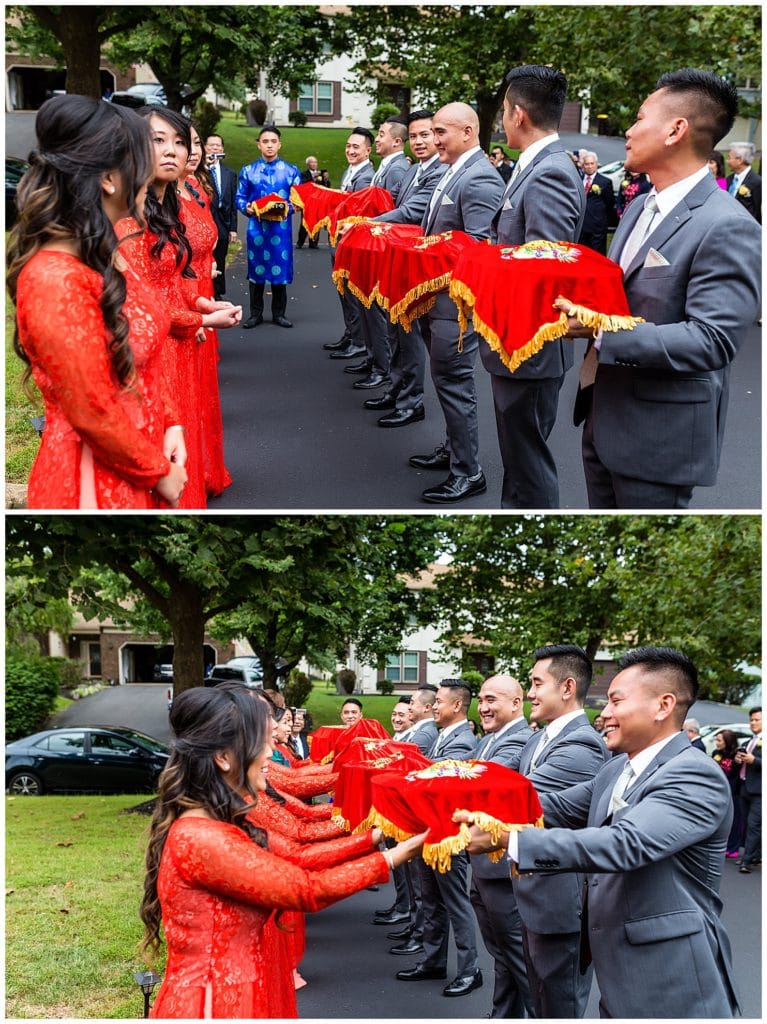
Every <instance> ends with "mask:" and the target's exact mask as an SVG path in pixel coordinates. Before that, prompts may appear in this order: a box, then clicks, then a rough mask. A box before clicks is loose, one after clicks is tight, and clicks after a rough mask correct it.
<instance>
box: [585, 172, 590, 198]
mask: <svg viewBox="0 0 767 1024" xmlns="http://www.w3.org/2000/svg"><path fill="white" fill-rule="evenodd" d="M584 186H585V188H586V195H588V194H589V190H590V189H591V176H590V175H587V177H586V179H585V181H584Z"/></svg>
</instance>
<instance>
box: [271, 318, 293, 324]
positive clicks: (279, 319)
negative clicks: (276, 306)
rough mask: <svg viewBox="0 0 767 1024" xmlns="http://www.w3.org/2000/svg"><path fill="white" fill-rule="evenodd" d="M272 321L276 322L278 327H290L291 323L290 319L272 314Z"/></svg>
mask: <svg viewBox="0 0 767 1024" xmlns="http://www.w3.org/2000/svg"><path fill="white" fill-rule="evenodd" d="M272 323H273V324H277V326H278V327H292V326H293V324H292V323H291V322H290V320H286V319H285V317H284V316H273V317H272Z"/></svg>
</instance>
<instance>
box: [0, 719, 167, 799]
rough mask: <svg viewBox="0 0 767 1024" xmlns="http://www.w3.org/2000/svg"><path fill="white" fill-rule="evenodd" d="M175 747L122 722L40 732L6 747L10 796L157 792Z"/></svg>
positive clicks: (6, 782) (7, 783)
mask: <svg viewBox="0 0 767 1024" xmlns="http://www.w3.org/2000/svg"><path fill="white" fill-rule="evenodd" d="M169 753H170V751H169V750H168V747H167V746H165V744H164V743H160V742H159V741H158V740H155V739H153V738H152V737H151V736H146V735H145V734H144V733H141V732H136V731H135V730H134V729H125V728H123V727H122V726H111V725H104V726H102V725H93V726H72V727H69V726H63V727H60V728H58V729H46V730H45V731H44V732H36V733H34V735H32V736H27V737H26V738H25V739H21V740H15V741H14V742H13V743H8V744H7V745H6V748H5V788H6V789H7V790H8V792H9V793H10V794H11V796H40V795H41V794H42V793H49V792H55V791H61V790H64V791H68V792H75V793H82V792H97V793H145V792H149V793H152V792H154V790H155V789H156V788H157V778H158V776H159V774H160V772H161V771H162V770H163V768H164V767H165V762H166V761H167V759H168V755H169Z"/></svg>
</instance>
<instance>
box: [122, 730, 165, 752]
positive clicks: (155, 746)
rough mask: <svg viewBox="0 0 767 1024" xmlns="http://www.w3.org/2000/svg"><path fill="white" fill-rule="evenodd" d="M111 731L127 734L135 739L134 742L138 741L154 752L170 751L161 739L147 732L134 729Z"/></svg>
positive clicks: (128, 737)
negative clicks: (148, 734)
mask: <svg viewBox="0 0 767 1024" xmlns="http://www.w3.org/2000/svg"><path fill="white" fill-rule="evenodd" d="M111 731H112V732H116V733H117V734H118V735H119V736H125V737H126V738H127V739H131V740H133V741H134V743H138V744H139V746H141V747H146V748H147V750H151V751H152V753H153V754H169V753H170V751H169V750H168V747H167V746H166V745H165V744H164V743H160V741H159V740H156V739H154V738H153V737H152V736H147V735H146V733H143V732H136V731H135V730H134V729H112V730H111Z"/></svg>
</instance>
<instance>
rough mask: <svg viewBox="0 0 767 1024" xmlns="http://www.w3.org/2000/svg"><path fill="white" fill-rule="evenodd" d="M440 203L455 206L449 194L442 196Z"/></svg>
mask: <svg viewBox="0 0 767 1024" xmlns="http://www.w3.org/2000/svg"><path fill="white" fill-rule="evenodd" d="M442 205H443V206H455V203H454V202H453V200H452V199H451V198H450V196H442Z"/></svg>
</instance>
